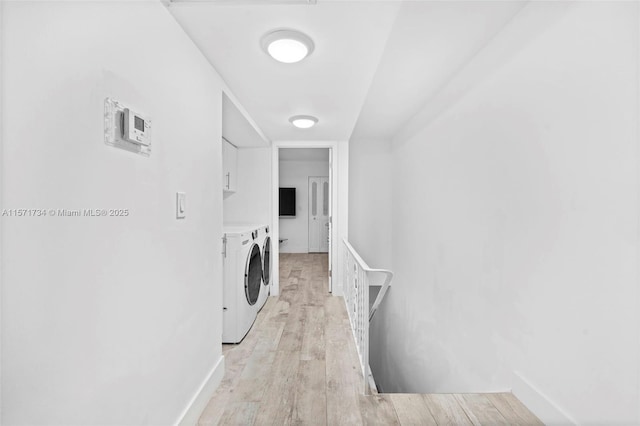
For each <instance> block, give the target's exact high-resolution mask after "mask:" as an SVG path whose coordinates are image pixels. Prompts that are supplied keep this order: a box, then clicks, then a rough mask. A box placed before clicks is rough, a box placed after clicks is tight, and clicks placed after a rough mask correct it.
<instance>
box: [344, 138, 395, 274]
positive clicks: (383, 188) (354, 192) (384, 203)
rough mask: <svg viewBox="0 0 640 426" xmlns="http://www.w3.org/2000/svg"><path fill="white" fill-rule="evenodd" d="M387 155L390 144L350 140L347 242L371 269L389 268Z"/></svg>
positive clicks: (389, 196)
mask: <svg viewBox="0 0 640 426" xmlns="http://www.w3.org/2000/svg"><path fill="white" fill-rule="evenodd" d="M390 155H391V141H385V140H370V139H367V140H359V139H355V140H354V139H352V140H350V141H349V158H350V163H349V188H350V191H349V213H350V216H349V242H350V243H351V245H352V246H353V247H354V248H355V249H356V250H357V251H358V253H359V254H360V256H362V258H363V259H364V260H365V261H366V262H367V263H368V264H369V266H371V267H372V268H383V269H391V257H392V256H391V235H392V233H391V226H390V223H391V213H392V210H393V208H394V206H393V205H392V203H391V183H392V178H393V176H392V171H391V167H390V164H389V157H390ZM397 208H402V204H399V205H398V206H397Z"/></svg>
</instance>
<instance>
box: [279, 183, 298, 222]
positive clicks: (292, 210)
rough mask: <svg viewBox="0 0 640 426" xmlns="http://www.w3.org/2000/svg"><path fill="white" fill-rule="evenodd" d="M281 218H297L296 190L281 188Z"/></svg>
mask: <svg viewBox="0 0 640 426" xmlns="http://www.w3.org/2000/svg"><path fill="white" fill-rule="evenodd" d="M279 204H280V217H295V215H296V189H295V188H280V203H279Z"/></svg>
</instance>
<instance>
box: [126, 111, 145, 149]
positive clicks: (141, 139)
mask: <svg viewBox="0 0 640 426" xmlns="http://www.w3.org/2000/svg"><path fill="white" fill-rule="evenodd" d="M150 130H151V125H150V121H149V119H148V118H145V117H143V116H142V115H140V114H138V113H136V112H133V111H131V110H130V109H129V108H125V109H124V112H123V113H122V137H123V138H125V139H126V140H128V141H129V142H133V143H139V144H141V145H147V146H148V145H149V144H150V143H151V140H150V138H149V131H150Z"/></svg>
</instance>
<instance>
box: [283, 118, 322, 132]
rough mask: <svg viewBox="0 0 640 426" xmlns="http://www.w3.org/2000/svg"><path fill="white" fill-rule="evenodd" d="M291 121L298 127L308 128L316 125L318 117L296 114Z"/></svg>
mask: <svg viewBox="0 0 640 426" xmlns="http://www.w3.org/2000/svg"><path fill="white" fill-rule="evenodd" d="M289 121H290V122H291V124H293V125H294V126H296V127H297V128H298V129H308V128H310V127H313V126H315V125H316V123H317V122H318V119H317V118H316V117H314V116H312V115H294V116H293V117H291V118H290V119H289Z"/></svg>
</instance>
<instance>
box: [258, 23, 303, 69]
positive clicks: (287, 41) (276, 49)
mask: <svg viewBox="0 0 640 426" xmlns="http://www.w3.org/2000/svg"><path fill="white" fill-rule="evenodd" d="M261 45H262V49H263V50H264V51H265V52H267V53H268V54H269V56H271V57H272V58H273V59H275V60H276V61H280V62H284V63H285V64H293V63H295V62H300V61H301V60H303V59H304V58H306V57H307V56H309V55H310V54H311V52H313V48H314V44H313V40H311V38H310V37H309V36H308V35H306V34H303V33H301V32H300V31H296V30H289V29H282V30H275V31H271V32H270V33H267V34H265V35H264V36H263V37H262V41H261Z"/></svg>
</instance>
